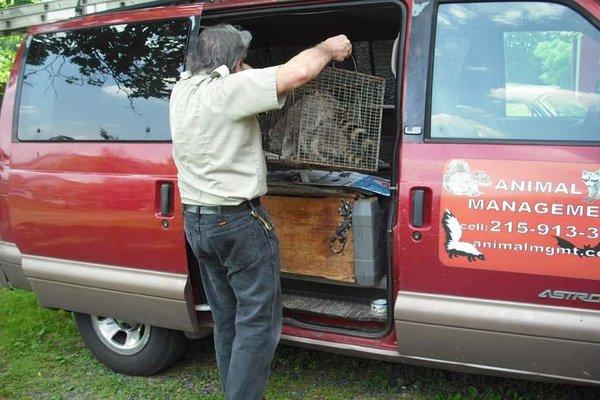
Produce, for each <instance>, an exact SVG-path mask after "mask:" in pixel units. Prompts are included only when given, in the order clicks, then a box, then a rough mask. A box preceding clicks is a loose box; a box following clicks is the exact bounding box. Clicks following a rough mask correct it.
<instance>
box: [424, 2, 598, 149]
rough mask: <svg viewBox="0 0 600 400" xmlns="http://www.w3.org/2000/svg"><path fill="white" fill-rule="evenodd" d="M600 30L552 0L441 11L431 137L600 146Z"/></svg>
mask: <svg viewBox="0 0 600 400" xmlns="http://www.w3.org/2000/svg"><path fill="white" fill-rule="evenodd" d="M599 59H600V31H599V30H598V29H597V28H595V27H594V26H593V25H592V24H591V23H590V22H589V21H587V20H586V19H585V18H584V17H583V16H581V15H580V14H578V13H576V12H575V11H573V10H571V9H569V8H567V7H565V6H562V5H559V4H553V3H543V2H523V3H520V2H519V3H515V2H502V3H499V2H491V3H471V4H465V3H461V4H442V5H440V6H439V8H438V13H437V23H436V37H435V53H434V65H433V77H432V86H431V120H430V126H431V129H430V136H431V137H432V138H461V139H509V140H545V141H600V123H599V122H600V64H599V63H598V60H599Z"/></svg>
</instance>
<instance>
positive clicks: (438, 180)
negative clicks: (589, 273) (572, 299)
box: [394, 143, 600, 309]
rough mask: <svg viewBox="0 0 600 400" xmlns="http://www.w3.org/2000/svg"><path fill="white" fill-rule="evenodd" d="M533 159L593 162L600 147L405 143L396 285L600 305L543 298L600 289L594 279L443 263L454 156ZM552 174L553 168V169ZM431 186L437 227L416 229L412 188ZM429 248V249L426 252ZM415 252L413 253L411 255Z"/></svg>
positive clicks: (509, 298)
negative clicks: (448, 166) (446, 178)
mask: <svg viewBox="0 0 600 400" xmlns="http://www.w3.org/2000/svg"><path fill="white" fill-rule="evenodd" d="M499 155H501V158H502V160H527V161H530V162H531V161H545V162H562V163H582V164H593V163H597V162H598V160H600V147H575V146H532V145H523V144H520V145H510V144H435V143H424V144H409V143H405V144H403V146H402V155H401V169H402V175H401V182H400V185H399V195H400V199H401V200H400V206H399V212H398V219H397V226H396V229H395V230H394V257H395V262H394V263H395V270H396V273H397V276H396V277H397V280H396V288H397V289H398V290H403V291H411V292H425V293H437V294H446V295H455V296H464V297H476V298H484V299H493V300H506V301H520V302H527V303H537V304H548V305H556V306H564V307H574V306H576V307H579V308H591V309H599V308H600V307H599V306H598V304H594V303H583V302H577V303H576V304H569V303H566V304H565V301H561V300H551V299H540V298H539V297H538V294H539V293H541V292H542V291H544V290H546V289H561V290H570V291H576V292H586V293H598V292H600V284H599V283H598V281H595V280H591V279H575V278H567V277H559V276H549V275H540V274H533V273H527V272H526V271H523V272H520V273H517V272H507V271H491V270H483V269H475V268H468V269H467V268H457V267H448V266H446V265H444V264H442V263H441V262H440V259H439V257H438V252H437V251H435V250H433V251H432V250H431V249H437V248H438V241H439V235H443V231H442V230H441V225H440V224H439V223H438V222H439V221H440V218H441V214H440V213H443V210H441V209H440V200H441V198H440V194H441V191H442V175H443V167H444V163H445V162H446V160H448V159H453V158H462V159H489V160H494V159H498V157H499ZM549 173H551V172H549ZM421 186H427V187H429V188H430V189H431V191H432V193H433V201H432V204H433V206H432V210H431V212H432V221H433V222H434V223H432V224H431V226H428V227H425V228H413V227H411V226H410V225H409V223H408V219H409V215H410V214H409V209H408V205H409V204H410V197H409V192H410V190H411V188H412V187H421ZM415 231H418V232H420V233H421V234H422V236H423V238H422V239H421V240H420V241H415V240H414V239H413V238H412V233H413V232H415ZM423 249H429V250H427V251H423ZM405 254H410V257H405V256H404V255H405Z"/></svg>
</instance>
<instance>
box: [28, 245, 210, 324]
mask: <svg viewBox="0 0 600 400" xmlns="http://www.w3.org/2000/svg"><path fill="white" fill-rule="evenodd" d="M22 263H23V270H24V271H25V274H26V275H27V278H28V280H29V282H30V284H31V287H32V289H33V291H34V292H35V294H36V298H37V300H38V303H39V304H40V305H42V306H44V307H48V308H60V309H66V310H70V311H76V312H81V313H85V314H90V315H110V316H115V317H116V318H121V319H124V320H127V321H135V322H143V323H147V324H151V325H156V326H161V327H164V328H169V329H177V330H182V331H185V332H197V331H199V328H198V323H197V319H196V316H195V311H194V309H193V305H192V304H191V303H190V302H189V301H188V299H189V298H190V296H191V294H190V290H191V283H190V280H189V276H188V275H187V274H174V273H166V272H153V271H144V270H142V269H136V268H123V267H117V266H111V265H102V264H90V263H85V262H77V261H67V260H61V259H53V258H48V257H39V256H27V255H26V256H24V257H23V261H22Z"/></svg>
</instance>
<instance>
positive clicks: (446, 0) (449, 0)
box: [423, 0, 600, 147]
mask: <svg viewBox="0 0 600 400" xmlns="http://www.w3.org/2000/svg"><path fill="white" fill-rule="evenodd" d="M499 2H502V3H523V2H533V3H550V4H558V5H562V6H564V7H567V8H569V9H570V10H572V11H573V12H575V13H577V14H578V15H580V16H581V17H582V18H584V19H585V20H586V21H588V22H589V23H590V24H591V25H592V26H593V27H595V28H596V29H598V30H599V31H600V21H599V20H596V18H595V17H594V16H593V15H592V14H591V13H590V12H589V11H588V10H586V9H585V8H583V7H582V6H581V5H580V4H578V3H576V2H574V1H571V0H505V1H500V0H438V1H436V3H435V4H434V10H433V15H432V21H431V34H430V40H429V56H428V60H429V63H428V66H427V89H426V93H425V121H424V134H423V142H424V143H448V144H524V145H548V146H557V145H560V146H573V147H577V146H580V147H581V146H585V147H600V139H599V140H597V141H589V140H548V139H545V140H533V139H476V138H434V137H431V107H432V99H433V96H432V95H433V67H434V63H435V44H436V40H437V19H438V18H437V17H438V10H439V7H440V6H441V5H444V4H474V3H499Z"/></svg>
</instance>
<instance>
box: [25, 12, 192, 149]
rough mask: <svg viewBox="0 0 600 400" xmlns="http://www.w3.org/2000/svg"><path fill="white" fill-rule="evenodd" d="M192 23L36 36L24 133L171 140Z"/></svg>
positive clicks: (30, 51)
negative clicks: (172, 102) (174, 95)
mask: <svg viewBox="0 0 600 400" xmlns="http://www.w3.org/2000/svg"><path fill="white" fill-rule="evenodd" d="M188 27H189V20H188V19H179V20H171V21H158V22H145V23H135V24H134V23H132V24H126V25H111V26H102V27H96V28H90V29H79V30H73V31H68V32H54V33H45V34H39V35H35V36H33V37H32V38H31V41H30V44H29V47H28V53H27V59H26V65H25V70H24V73H23V80H22V84H21V97H20V106H19V116H18V132H17V137H18V139H19V140H21V141H27V140H36V141H37V140H41V141H47V140H68V141H71V140H76V141H90V140H93V141H122V140H126V141H127V140H134V141H168V140H170V139H171V135H170V131H169V96H170V93H171V89H172V86H173V84H174V83H175V82H176V80H177V78H178V77H179V73H180V72H181V71H182V69H183V63H184V58H185V47H186V41H187V33H188Z"/></svg>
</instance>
